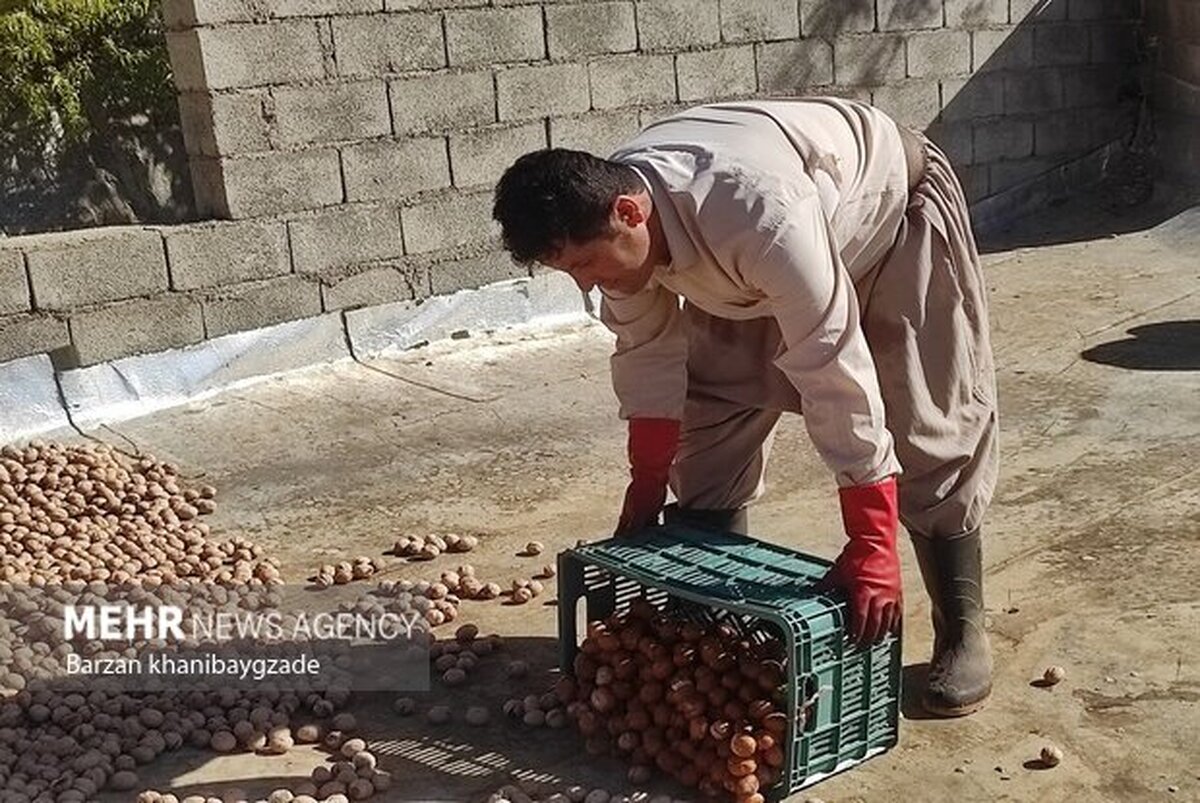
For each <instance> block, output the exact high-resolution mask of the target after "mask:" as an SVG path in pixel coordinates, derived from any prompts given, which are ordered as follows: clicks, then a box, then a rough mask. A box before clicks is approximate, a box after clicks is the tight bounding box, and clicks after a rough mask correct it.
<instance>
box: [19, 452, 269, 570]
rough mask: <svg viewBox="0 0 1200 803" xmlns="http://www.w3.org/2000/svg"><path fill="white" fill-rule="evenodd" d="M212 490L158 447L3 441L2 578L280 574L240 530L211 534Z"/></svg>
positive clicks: (213, 491)
mask: <svg viewBox="0 0 1200 803" xmlns="http://www.w3.org/2000/svg"><path fill="white" fill-rule="evenodd" d="M214 495H215V490H214V489H213V488H212V487H211V486H208V485H201V486H199V487H196V488H191V487H187V485H186V483H185V482H184V481H183V479H182V478H180V476H179V472H178V470H177V469H176V468H175V467H174V466H172V465H171V464H169V463H162V462H159V461H157V460H155V459H154V458H152V457H141V458H137V459H134V458H127V457H125V456H124V455H122V454H120V453H119V452H117V451H115V450H113V449H112V448H110V447H109V446H107V445H103V444H101V445H92V444H86V445H64V444H45V443H38V442H35V443H32V444H30V445H28V446H25V447H23V448H20V447H16V446H5V447H3V448H2V449H0V580H7V581H10V582H13V583H16V584H20V585H37V586H40V585H45V584H46V583H58V582H62V581H64V580H83V581H85V582H86V581H91V580H107V581H109V582H112V583H118V584H122V583H141V584H147V583H173V582H177V581H179V580H204V581H215V582H219V583H242V584H247V585H251V586H259V585H272V584H278V583H280V582H281V579H280V576H279V568H278V562H277V561H275V560H272V559H269V558H266V559H264V558H263V552H262V549H260V548H259V547H258V546H255V545H253V544H251V543H249V542H248V541H245V540H243V539H233V540H230V541H225V542H217V541H213V540H211V539H210V538H209V528H208V525H207V524H204V523H203V522H201V521H200V517H201V516H203V515H205V514H208V513H212V512H213V509H214V503H213V496H214Z"/></svg>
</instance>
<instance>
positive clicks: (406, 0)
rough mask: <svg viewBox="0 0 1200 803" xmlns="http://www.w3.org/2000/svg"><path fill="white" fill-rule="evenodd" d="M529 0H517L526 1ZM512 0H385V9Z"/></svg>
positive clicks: (466, 5)
mask: <svg viewBox="0 0 1200 803" xmlns="http://www.w3.org/2000/svg"><path fill="white" fill-rule="evenodd" d="M526 1H527V0H517V2H520V3H525V2H526ZM512 4H513V3H512V0H384V11H428V10H431V9H442V8H484V7H486V6H507V5H512Z"/></svg>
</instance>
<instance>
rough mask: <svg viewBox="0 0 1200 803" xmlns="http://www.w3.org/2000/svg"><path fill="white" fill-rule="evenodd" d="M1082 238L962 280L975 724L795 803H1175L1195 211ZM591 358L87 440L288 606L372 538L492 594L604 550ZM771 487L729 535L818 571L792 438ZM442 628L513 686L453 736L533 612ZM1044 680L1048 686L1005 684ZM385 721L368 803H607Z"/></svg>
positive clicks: (995, 251) (522, 742)
mask: <svg viewBox="0 0 1200 803" xmlns="http://www.w3.org/2000/svg"><path fill="white" fill-rule="evenodd" d="M1105 214H1108V213H1106V212H1101V211H1097V208H1093V207H1092V206H1091V205H1090V204H1089V202H1086V201H1085V202H1082V203H1079V204H1076V205H1074V206H1068V207H1061V208H1058V209H1052V210H1048V211H1046V212H1043V213H1039V215H1038V216H1036V218H1034V219H1032V220H1029V221H1026V222H1025V223H1024V224H1022V226H1019V227H1016V228H1014V229H1013V230H1012V231H1010V232H1007V233H1006V234H1005V235H1004V236H1003V237H1001V238H997V239H994V240H993V241H992V242H991V246H990V247H989V249H988V250H989V251H990V253H988V254H987V255H986V257H985V261H986V264H987V276H988V279H989V284H990V288H991V299H992V301H991V303H992V307H991V314H992V322H993V332H994V335H993V337H994V343H995V348H996V357H997V364H998V370H999V387H1000V399H1001V420H1002V427H1003V435H1002V453H1003V458H1002V459H1003V476H1002V479H1001V482H1000V486H999V490H998V493H997V497H996V500H995V504H994V506H993V508H992V510H991V513H990V515H989V518H988V526H987V545H986V554H985V561H986V568H987V579H986V583H985V586H986V598H987V606H988V612H989V631H990V635H991V639H992V643H993V645H994V648H995V653H996V690H995V696H994V699H993V701H992V702H991V704H990V706H989V707H988V708H987V709H985V710H984V711H983V712H981V713H979V714H977V715H975V716H972V717H969V718H966V719H961V720H956V721H939V720H931V719H926V718H924V717H923V716H922V714H921V712H920V711H919V709H918V708H917V707H916V706H914V705H912V704H911V703H910V702H906V705H905V715H906V718H905V720H904V721H903V722H902V731H901V734H902V735H901V740H900V744H899V746H898V747H896V748H895V749H894V750H892V751H891V752H890V753H888V754H886V755H884V756H882V757H879V758H877V759H874V760H872V761H870V762H868V763H867V764H865V765H863V766H862V767H861V768H857V769H855V770H853V771H851V772H848V773H845V774H843V775H840V776H837V777H835V778H833V779H831V780H829V781H827V782H825V783H822V784H820V785H819V786H817V787H815V788H813V789H810V790H807V791H806V792H804V793H801V794H800V795H797V796H796V797H795V798H794V799H795V800H804V799H806V798H808V797H810V796H811V797H819V798H821V799H823V800H826V801H885V800H922V801H952V800H953V801H961V800H970V801H976V800H1020V801H1063V800H1088V801H1153V800H1198V799H1200V768H1198V767H1197V765H1196V764H1195V757H1196V755H1197V748H1196V745H1197V739H1198V738H1200V659H1198V658H1197V654H1196V650H1195V645H1196V638H1197V634H1200V595H1198V594H1197V591H1196V589H1197V588H1198V587H1200V548H1198V547H1200V492H1198V491H1197V486H1198V485H1200V472H1198V471H1197V467H1196V463H1197V457H1198V456H1200V404H1198V403H1197V400H1198V399H1200V295H1198V294H1197V290H1198V288H1200V283H1198V281H1197V280H1198V278H1200V276H1198V274H1200V260H1197V257H1196V255H1197V254H1198V253H1200V208H1194V209H1192V210H1191V211H1190V212H1183V213H1180V214H1173V215H1172V216H1170V217H1168V218H1167V219H1166V220H1165V221H1161V222H1159V223H1158V225H1156V226H1153V227H1151V228H1145V229H1142V230H1136V229H1137V227H1136V226H1130V225H1127V224H1128V221H1121V223H1122V225H1123V226H1124V228H1130V229H1134V230H1132V231H1129V232H1128V233H1126V234H1122V235H1119V236H1105V235H1102V234H1101V235H1098V236H1094V237H1093V236H1092V235H1091V234H1088V233H1087V229H1089V228H1097V229H1100V230H1102V231H1103V230H1112V229H1113V228H1114V227H1115V226H1116V225H1117V223H1118V222H1117V221H1115V220H1114V221H1112V225H1108V224H1107V223H1106V221H1105V220H1103V219H1100V218H1098V216H1102V215H1105ZM1158 217H1160V218H1161V217H1162V215H1161V214H1159V215H1158ZM1039 243H1052V244H1048V245H1045V244H1039ZM609 347H610V339H609V337H608V335H607V334H606V333H605V332H604V331H603V330H602V329H601V328H599V327H590V328H580V329H575V330H572V331H565V332H559V333H554V334H545V333H543V334H540V335H529V336H522V335H516V334H511V333H510V334H496V335H476V336H474V337H473V338H472V339H470V340H465V341H461V340H460V341H455V342H452V343H448V344H444V345H436V346H434V347H429V348H425V349H422V350H418V351H413V352H410V353H407V354H406V355H405V356H403V357H401V358H397V359H389V360H378V361H372V362H370V363H367V364H343V365H337V366H332V367H324V368H319V369H314V370H311V371H307V372H304V373H301V374H295V375H291V376H287V377H285V378H280V379H276V380H271V381H268V382H264V383H262V384H259V385H257V386H254V387H251V388H249V389H244V390H240V391H237V392H230V393H226V394H224V395H222V396H219V397H217V398H215V399H210V400H208V401H205V402H203V403H197V404H195V405H193V406H190V407H187V408H181V409H175V410H171V411H167V412H163V413H159V414H155V415H153V416H150V417H148V418H144V419H140V420H135V421H130V422H126V423H123V424H119V425H116V426H114V427H112V428H106V429H102V430H100V431H98V432H96V433H94V434H96V435H97V436H99V437H102V438H104V439H106V440H110V441H112V442H114V443H123V444H126V445H128V443H130V442H131V443H133V444H136V445H137V446H138V447H139V448H141V449H144V450H146V451H148V452H151V453H154V454H155V455H157V456H160V457H163V458H167V459H171V460H173V461H177V462H178V463H180V464H181V465H182V466H183V467H184V468H185V471H186V472H188V473H190V474H192V475H203V476H204V477H205V478H206V481H208V482H211V483H213V484H214V485H216V486H217V487H218V489H219V497H218V501H219V503H220V504H219V508H218V511H217V513H216V514H215V516H214V517H213V518H212V521H213V526H214V531H216V532H219V533H224V534H232V533H244V534H247V535H249V536H251V537H252V538H253V539H255V540H256V541H258V542H260V543H262V544H264V545H265V546H267V547H268V548H269V550H270V551H271V552H273V553H274V554H276V555H278V556H280V557H281V558H282V559H283V561H284V572H285V576H287V577H289V578H292V579H293V580H299V579H301V578H303V577H304V576H305V575H307V574H308V573H309V571H310V570H311V569H313V568H314V567H316V566H317V565H318V564H320V563H324V562H327V561H332V560H335V559H336V558H335V557H331V556H342V555H345V556H346V557H350V556H353V555H360V554H362V555H374V556H377V557H379V556H381V553H382V551H383V550H384V549H386V548H387V547H389V546H390V544H391V542H392V541H393V539H394V538H395V537H396V536H397V535H399V534H402V533H425V532H445V531H458V532H472V533H476V534H479V535H480V536H482V544H481V546H480V548H479V549H478V550H477V551H476V552H475V553H474V554H473V555H471V556H470V559H471V561H472V562H473V563H474V564H475V565H476V566H477V567H478V569H479V573H480V575H482V576H484V577H485V578H486V579H495V580H496V581H498V582H501V583H504V584H507V582H508V581H509V580H511V579H512V578H515V577H520V576H528V575H530V574H531V573H532V570H533V569H534V567H535V564H536V565H537V566H540V565H541V563H544V562H546V561H545V560H537V561H534V560H531V559H527V558H520V557H517V556H516V554H515V553H516V552H517V550H518V549H519V548H520V547H521V545H523V544H524V543H525V542H527V541H529V540H530V539H538V540H541V541H544V542H545V543H546V544H547V545H548V553H549V552H551V551H553V550H555V549H557V548H560V547H566V546H570V545H573V544H574V542H575V540H576V539H578V538H581V537H584V538H591V537H598V536H603V535H605V534H606V533H607V532H608V531H609V529H610V528H611V526H612V524H613V521H614V517H615V515H616V512H617V508H618V503H619V497H620V494H621V491H622V488H623V482H624V476H625V468H624V466H625V463H624V454H623V447H624V441H623V430H622V426H621V425H620V423H619V422H618V420H617V419H616V416H615V402H614V397H613V394H612V392H611V390H610V388H609V383H608V364H607V356H608V350H609ZM773 460H774V462H773V464H772V466H771V471H770V475H769V481H770V487H769V491H768V493H767V495H766V497H765V498H764V499H763V500H762V502H761V503H760V504H759V505H758V506H757V507H756V509H755V510H754V517H753V529H754V531H755V532H756V534H757V535H758V536H760V537H762V538H765V539H770V540H776V541H779V542H781V543H785V544H788V545H791V546H795V547H798V548H802V549H805V550H808V551H812V552H817V553H821V554H825V555H829V556H832V555H833V554H835V552H836V551H837V549H838V548H839V544H840V540H841V536H840V533H839V519H838V515H837V509H836V506H835V502H836V500H835V495H834V493H833V486H832V484H831V479H830V477H829V476H828V474H827V472H826V471H825V470H824V468H823V467H822V466H821V465H820V464H819V462H818V460H817V459H816V456H815V453H814V452H813V450H812V449H811V447H810V446H809V444H808V442H807V439H806V437H805V435H804V432H803V426H802V422H801V421H800V420H799V419H793V420H785V422H784V424H783V425H782V429H781V432H780V436H779V439H778V441H777V445H776V447H775V450H774V457H773ZM456 558H457V556H452V557H450V558H439V559H438V560H437V561H435V562H434V563H432V564H428V563H427V564H402V563H401V562H400V561H399V560H398V559H394V558H391V559H388V560H392V561H395V564H394V565H393V566H391V567H390V568H389V569H388V576H390V577H400V576H405V577H412V578H420V577H427V578H432V577H433V576H434V575H436V574H437V573H438V572H439V571H440V570H441V569H443V568H447V567H452V566H453V565H457V563H459V562H460V561H459V560H457V559H456ZM903 560H904V571H905V581H906V583H907V600H908V609H907V626H906V640H905V642H906V643H905V656H906V658H905V663H906V665H909V669H908V670H906V675H907V676H908V680H910V681H911V680H912V679H913V678H915V677H917V676H918V675H919V672H920V667H919V664H920V663H921V662H922V661H923V660H925V658H926V657H927V655H928V649H929V644H930V626H929V623H928V614H929V606H928V602H927V600H926V598H925V596H924V594H923V593H922V591H921V583H920V578H919V576H918V574H917V570H916V563H915V560H914V559H913V557H912V554H911V551H910V550H909V549H908V548H907V547H905V548H904V551H903ZM547 596H552V594H548V595H547ZM463 613H464V621H473V622H477V623H479V624H480V625H481V627H483V629H484V630H485V631H496V632H499V633H502V634H504V635H506V636H507V637H508V638H509V651H510V652H511V653H518V654H520V655H521V657H523V658H526V659H528V660H530V661H531V662H533V663H534V665H535V667H536V669H537V671H535V672H534V673H532V675H531V677H530V678H529V679H527V680H526V681H523V682H519V683H518V682H513V681H508V680H504V679H503V678H502V675H501V673H500V669H499V666H494V667H492V668H491V669H487V670H486V671H485V672H484V674H483V676H482V679H481V680H480V681H479V682H477V683H475V684H474V685H473V686H472V687H470V689H469V690H468V691H467V692H465V693H456V694H455V696H454V698H453V699H452V700H450V702H451V703H452V705H454V706H455V707H456V709H458V710H459V712H460V713H461V709H462V707H463V705H464V704H465V702H466V700H467V699H468V698H474V699H479V700H485V699H486V700H490V701H491V702H492V703H493V705H494V706H496V707H498V706H499V704H500V702H502V701H503V700H504V699H506V698H507V697H510V696H514V695H519V694H524V693H527V692H528V691H540V690H541V689H542V688H543V687H544V685H545V684H546V683H548V681H549V678H550V675H549V671H550V670H551V669H552V667H553V663H554V659H555V653H554V642H553V637H554V633H555V624H554V616H555V609H554V607H553V606H552V605H548V604H541V605H539V604H537V601H535V602H534V603H532V604H530V605H527V606H524V607H506V606H503V605H501V604H499V603H498V602H490V603H477V602H469V603H465V604H464V609H463ZM1050 664H1061V665H1062V666H1064V667H1065V668H1066V670H1067V678H1066V680H1065V681H1064V682H1063V683H1061V684H1060V685H1058V686H1057V687H1055V688H1053V689H1041V688H1035V687H1034V686H1031V684H1030V681H1031V680H1033V679H1035V678H1037V677H1039V676H1040V675H1041V673H1042V671H1043V669H1044V668H1045V667H1046V666H1048V665H1050ZM909 685H910V687H911V686H914V685H915V684H913V683H911V682H910V684H909ZM440 696H441V693H440V692H433V693H431V695H430V697H431V698H432V697H440ZM389 702H390V701H389V700H387V699H379V698H374V699H370V700H363V701H361V702H360V703H359V706H358V709H357V710H358V711H359V713H360V715H361V716H362V717H363V718H364V720H365V721H366V723H367V731H368V734H369V735H370V737H371V738H372V739H373V740H374V741H375V742H376V744H377V747H378V750H379V752H380V753H381V754H383V755H384V762H383V763H384V765H385V766H386V767H387V768H390V769H392V770H393V771H394V772H395V774H396V775H397V777H398V779H399V782H398V783H397V784H396V787H395V788H394V789H393V790H392V791H390V792H389V793H388V794H387V795H386V796H381V797H382V799H385V800H394V801H443V800H444V801H469V800H476V799H481V798H482V797H483V795H484V794H485V793H486V792H488V791H490V790H493V789H495V788H497V787H498V786H500V785H501V784H502V783H505V782H507V780H508V779H509V778H510V777H521V778H526V779H529V780H531V781H536V780H537V779H539V778H540V779H541V780H543V781H546V782H552V783H553V784H555V785H558V784H559V783H561V785H565V784H568V783H577V782H579V783H601V784H603V785H605V786H607V787H608V788H610V789H620V788H627V784H625V783H624V781H623V775H622V774H621V773H620V770H619V768H618V767H617V765H616V764H614V763H611V762H608V761H592V760H585V759H584V758H582V756H583V753H582V750H581V745H580V743H579V742H578V741H577V740H576V739H574V738H567V737H565V736H564V733H563V732H555V731H537V732H532V731H528V730H526V729H523V728H521V727H518V726H516V725H513V724H511V723H507V722H504V721H502V718H500V717H498V716H497V717H496V718H495V721H494V723H493V724H492V725H490V726H488V727H486V728H483V729H468V728H466V727H465V726H460V727H451V728H447V729H441V730H439V729H434V728H433V727H431V726H427V725H423V724H422V723H420V722H419V721H417V720H414V719H412V718H409V719H402V718H400V717H398V716H397V715H394V714H392V713H391V712H390V707H389V705H388V703H389ZM1046 742H1052V743H1054V744H1057V745H1059V746H1060V747H1061V748H1062V750H1063V753H1064V755H1065V758H1064V759H1063V762H1062V764H1061V765H1060V766H1059V767H1057V768H1056V769H1052V770H1042V769H1038V768H1037V767H1036V765H1035V764H1034V763H1032V762H1031V760H1032V759H1034V758H1036V756H1037V754H1038V751H1039V749H1040V748H1041V746H1042V745H1043V744H1044V743H1046ZM317 759H318V756H317V754H316V753H315V752H302V751H293V752H292V753H291V754H289V756H287V757H283V758H269V759H268V758H252V757H236V756H235V757H229V756H226V757H221V758H214V757H212V756H211V755H207V754H200V753H181V754H176V755H175V756H173V757H172V759H171V760H170V762H169V763H162V764H159V765H156V766H155V767H153V768H152V769H151V771H150V772H149V778H148V780H149V782H150V783H153V784H156V785H157V786H158V788H160V789H162V788H165V787H167V786H169V785H174V786H177V787H180V788H183V789H189V790H220V789H222V788H227V787H229V786H230V785H236V786H240V787H243V788H248V789H249V790H250V791H251V792H257V791H260V790H261V791H265V790H266V789H269V788H271V787H272V786H274V785H277V782H278V781H279V780H280V779H282V778H286V777H290V776H299V775H304V774H307V772H308V769H309V768H310V767H311V766H312V765H313V763H315V762H316V761H317ZM143 777H144V778H145V777H146V773H144V774H143ZM256 777H257V778H259V779H260V780H259V781H254V780H253V778H256Z"/></svg>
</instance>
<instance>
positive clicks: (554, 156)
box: [492, 148, 663, 293]
mask: <svg viewBox="0 0 1200 803" xmlns="http://www.w3.org/2000/svg"><path fill="white" fill-rule="evenodd" d="M492 216H493V217H494V218H495V219H496V220H497V221H498V222H499V223H500V228H501V231H502V236H503V239H504V247H505V248H507V249H508V250H509V252H510V253H511V254H512V257H513V259H515V260H516V261H517V262H520V263H525V264H528V263H530V262H540V263H542V264H544V265H548V266H550V267H552V268H557V269H559V270H562V271H565V272H566V273H569V274H570V275H571V277H572V278H573V279H574V280H575V282H576V283H577V284H578V285H579V286H580V288H581V289H583V290H584V291H588V290H591V289H592V287H593V286H596V285H599V286H600V287H602V288H604V289H605V290H615V291H618V292H622V293H632V292H636V291H637V290H639V289H641V287H642V286H643V285H645V284H646V282H647V281H648V280H649V279H650V274H651V273H652V272H653V270H654V266H655V264H657V263H658V261H660V260H661V259H662V257H663V247H662V242H661V240H662V238H661V234H660V233H659V229H658V228H657V221H656V220H653V203H652V202H651V200H650V195H649V193H648V192H647V191H646V187H645V185H644V184H643V183H642V180H641V178H640V177H639V176H638V174H637V172H636V171H634V170H633V169H632V168H630V167H629V166H627V165H623V164H620V163H618V162H610V161H608V160H607V159H601V158H599V157H596V156H592V155H591V154H589V153H584V152H582V151H573V150H566V149H564V148H550V149H548V150H540V151H534V152H533V153H527V154H525V155H524V156H522V157H521V158H520V159H518V160H517V161H516V162H514V163H513V165H512V166H511V167H510V168H508V170H506V171H505V173H504V176H503V177H502V178H501V179H500V183H499V184H497V185H496V200H495V204H494V206H493V208H492Z"/></svg>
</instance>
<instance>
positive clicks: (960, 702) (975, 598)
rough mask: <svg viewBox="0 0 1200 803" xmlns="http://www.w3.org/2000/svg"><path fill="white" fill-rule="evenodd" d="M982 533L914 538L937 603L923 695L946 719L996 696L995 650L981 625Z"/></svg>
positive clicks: (932, 598) (926, 703)
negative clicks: (993, 665)
mask: <svg viewBox="0 0 1200 803" xmlns="http://www.w3.org/2000/svg"><path fill="white" fill-rule="evenodd" d="M982 541H983V539H982V537H981V535H980V531H979V530H975V531H974V532H970V533H967V534H966V535H962V536H958V537H956V538H927V537H925V536H922V535H917V534H915V533H914V534H913V535H912V542H913V548H914V549H915V551H916V553H917V562H918V564H920V566H921V577H922V578H923V579H924V580H925V589H926V590H927V591H928V592H929V599H930V601H931V602H932V604H933V632H934V640H933V657H932V658H931V659H930V661H929V679H928V682H927V684H926V687H925V692H924V694H923V696H922V703H923V705H924V706H925V709H926V710H927V711H929V712H930V713H931V714H937V715H939V716H943V717H961V716H966V715H967V714H971V713H974V712H975V711H978V710H979V709H980V708H983V706H984V705H985V704H986V703H987V701H988V698H989V697H990V696H991V694H992V649H991V646H990V645H989V644H988V637H987V633H986V632H985V631H984V623H983V548H982Z"/></svg>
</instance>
